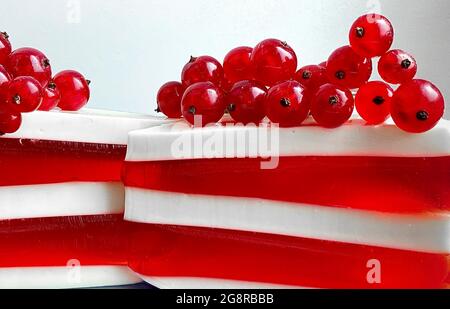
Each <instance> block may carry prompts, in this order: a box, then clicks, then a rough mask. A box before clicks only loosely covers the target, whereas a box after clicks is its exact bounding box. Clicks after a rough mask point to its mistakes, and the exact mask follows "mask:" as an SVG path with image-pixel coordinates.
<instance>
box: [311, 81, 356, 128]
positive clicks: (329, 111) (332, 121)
mask: <svg viewBox="0 0 450 309" xmlns="http://www.w3.org/2000/svg"><path fill="white" fill-rule="evenodd" d="M353 108H354V100H353V95H352V93H351V91H350V90H349V89H346V88H342V87H339V86H336V85H333V84H326V85H323V86H322V87H320V88H319V90H318V91H317V92H316V94H315V96H314V98H313V100H312V105H311V114H312V116H313V118H314V120H316V121H317V123H318V124H319V125H321V126H323V127H327V128H336V127H338V126H340V125H342V124H344V123H345V122H346V121H347V120H348V119H350V117H351V115H352V113H353Z"/></svg>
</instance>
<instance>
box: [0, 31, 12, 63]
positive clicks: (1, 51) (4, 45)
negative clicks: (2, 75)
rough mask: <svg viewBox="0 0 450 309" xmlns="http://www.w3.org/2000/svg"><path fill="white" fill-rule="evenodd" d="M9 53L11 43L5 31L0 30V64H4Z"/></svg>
mask: <svg viewBox="0 0 450 309" xmlns="http://www.w3.org/2000/svg"><path fill="white" fill-rule="evenodd" d="M9 54H11V43H10V42H9V35H8V34H7V33H6V32H0V64H2V65H4V64H5V63H6V62H7V60H8V56H9Z"/></svg>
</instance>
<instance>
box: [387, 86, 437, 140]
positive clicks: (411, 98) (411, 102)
mask: <svg viewBox="0 0 450 309" xmlns="http://www.w3.org/2000/svg"><path fill="white" fill-rule="evenodd" d="M444 106H445V104H444V97H443V96H442V93H441V92H440V91H439V89H438V88H437V87H436V86H435V85H434V84H432V83H431V82H429V81H426V80H422V79H413V80H411V81H408V82H406V83H404V84H402V85H401V86H400V87H399V88H398V89H397V90H396V91H395V92H394V96H393V97H392V102H391V116H392V119H393V120H394V122H395V124H396V125H397V126H398V127H399V128H400V129H402V130H404V131H406V132H410V133H422V132H426V131H428V130H431V129H432V128H433V127H434V126H436V124H437V123H438V121H439V120H440V119H441V118H442V116H443V115H444Z"/></svg>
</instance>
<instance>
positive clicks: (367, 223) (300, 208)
mask: <svg viewBox="0 0 450 309" xmlns="http://www.w3.org/2000/svg"><path fill="white" fill-rule="evenodd" d="M125 196H126V201H125V219H126V220H128V221H133V222H140V223H154V224H170V225H182V226H198V227H210V228H222V229H229V230H241V231H252V232H261V233H271V234H280V235H289V236H296V237H305V238H313V239H322V240H330V241H339V242H345V243H354V244H362V245H373V246H380V247H387V248H395V249H406V250H414V251H421V252H431V253H446V254H447V253H450V213H449V212H443V213H433V214H420V215H405V214H388V213H380V212H373V211H365V210H354V209H345V208H336V207H325V206H315V205H302V204H295V203H287V202H278V201H270V200H262V199H255V198H241V197H239V198H238V197H224V196H206V195H192V194H181V193H173V192H170V193H169V192H162V191H153V190H146V189H139V188H131V187H127V188H126V195H125Z"/></svg>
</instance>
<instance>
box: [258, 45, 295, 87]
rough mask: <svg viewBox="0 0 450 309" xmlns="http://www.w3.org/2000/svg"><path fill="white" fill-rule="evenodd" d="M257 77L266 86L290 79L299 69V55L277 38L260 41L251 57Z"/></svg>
mask: <svg viewBox="0 0 450 309" xmlns="http://www.w3.org/2000/svg"><path fill="white" fill-rule="evenodd" d="M250 61H251V63H252V67H253V72H254V75H255V79H256V80H257V81H259V82H261V83H262V84H263V85H265V86H269V87H270V86H273V85H275V84H278V83H280V82H284V81H287V80H290V79H292V78H293V77H294V74H295V71H296V70H297V56H296V55H295V52H294V50H293V49H292V48H291V47H290V46H289V45H288V44H287V43H286V42H282V41H280V40H276V39H267V40H264V41H262V42H260V43H259V44H258V45H256V47H255V48H254V49H253V52H252V55H251V57H250Z"/></svg>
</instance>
